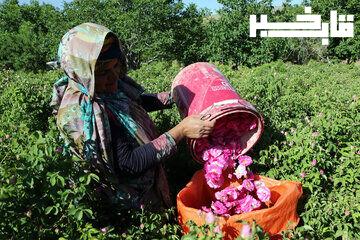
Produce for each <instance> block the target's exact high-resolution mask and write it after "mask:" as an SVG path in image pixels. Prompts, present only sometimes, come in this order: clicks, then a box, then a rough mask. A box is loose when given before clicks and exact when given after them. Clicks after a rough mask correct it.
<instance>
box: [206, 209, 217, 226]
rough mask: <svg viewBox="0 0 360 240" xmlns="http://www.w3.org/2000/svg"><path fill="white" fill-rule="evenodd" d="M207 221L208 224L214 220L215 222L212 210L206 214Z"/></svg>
mask: <svg viewBox="0 0 360 240" xmlns="http://www.w3.org/2000/svg"><path fill="white" fill-rule="evenodd" d="M205 222H206V223H207V224H212V223H213V222H215V216H214V214H213V213H212V212H207V213H206V215H205Z"/></svg>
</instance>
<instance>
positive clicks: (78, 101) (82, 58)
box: [51, 23, 157, 186]
mask: <svg viewBox="0 0 360 240" xmlns="http://www.w3.org/2000/svg"><path fill="white" fill-rule="evenodd" d="M109 36H112V37H111V38H109ZM102 49H108V50H106V51H103V53H104V54H101V55H100V53H101V50H102ZM99 55H100V59H98V58H99ZM113 57H117V58H118V59H119V61H120V63H121V64H120V65H119V67H120V68H121V69H120V72H121V76H120V78H121V79H119V80H118V91H117V92H115V93H113V94H101V95H100V94H97V93H96V92H95V74H94V73H95V66H96V63H97V61H103V60H105V61H106V59H110V58H113ZM58 61H59V62H60V66H61V68H62V69H63V70H64V72H65V74H66V75H65V76H64V77H62V78H61V79H59V80H58V81H57V82H56V83H55V84H54V90H53V98H52V101H51V105H52V106H53V108H54V113H55V114H56V117H57V126H58V128H59V130H60V134H61V136H62V137H63V138H64V139H65V143H66V145H67V146H69V147H70V149H71V150H72V151H73V152H74V153H75V154H76V155H77V156H78V157H80V158H81V159H84V160H87V161H89V162H90V163H91V166H93V167H94V169H95V171H96V172H97V174H99V175H100V177H103V178H105V179H106V180H108V182H109V183H110V185H111V186H120V185H119V183H118V180H117V177H116V173H115V172H114V163H113V154H112V149H111V132H110V124H109V120H108V115H107V113H106V110H110V111H111V112H112V115H113V116H115V118H116V120H117V121H118V122H119V123H120V124H122V125H123V126H124V127H125V128H126V129H127V130H128V132H129V133H130V134H131V135H132V136H133V137H134V138H135V139H136V141H137V142H138V143H139V144H140V145H141V144H144V143H148V142H150V141H151V140H152V139H154V138H156V137H157V136H156V135H157V132H156V130H155V126H154V124H153V122H152V121H151V120H150V118H149V116H148V115H147V113H146V112H145V110H144V109H143V108H142V107H140V105H138V103H137V101H138V100H139V96H140V94H141V93H142V92H143V91H144V90H143V88H142V87H141V86H140V85H138V84H136V83H135V82H134V81H133V80H132V79H131V78H129V77H127V76H126V61H125V56H124V54H123V51H122V47H121V44H120V42H119V40H118V38H117V37H116V35H115V34H114V33H112V32H111V31H110V30H109V29H107V28H106V27H104V26H101V25H97V24H94V23H84V24H81V25H78V26H76V27H74V28H73V29H71V30H69V31H68V32H67V33H66V34H65V35H64V36H63V38H62V40H61V42H60V45H59V51H58ZM130 106H131V108H130Z"/></svg>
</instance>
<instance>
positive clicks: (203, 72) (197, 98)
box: [171, 62, 264, 163]
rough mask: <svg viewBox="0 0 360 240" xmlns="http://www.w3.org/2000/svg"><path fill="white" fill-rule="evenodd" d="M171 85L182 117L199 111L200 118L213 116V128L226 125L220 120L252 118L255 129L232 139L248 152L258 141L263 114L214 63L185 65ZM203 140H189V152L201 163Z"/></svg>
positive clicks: (261, 130)
mask: <svg viewBox="0 0 360 240" xmlns="http://www.w3.org/2000/svg"><path fill="white" fill-rule="evenodd" d="M171 88H172V93H173V98H174V101H175V102H176V105H177V106H178V109H179V112H180V115H181V117H182V118H185V117H186V116H189V115H194V114H201V115H203V119H210V120H212V119H216V124H215V128H216V127H217V125H218V124H221V127H223V126H224V127H226V124H225V125H224V122H223V121H222V120H224V121H227V120H228V119H231V118H236V119H252V120H253V121H255V122H256V127H255V128H254V129H252V130H251V131H248V132H246V133H245V132H244V134H243V135H242V136H239V137H238V139H234V141H236V142H238V143H239V144H241V145H242V146H243V150H242V152H241V154H245V153H246V152H248V151H249V150H250V149H251V148H252V147H253V146H254V144H255V143H256V142H257V141H258V140H259V138H260V136H261V134H262V132H263V129H264V120H263V118H262V116H261V115H260V114H259V113H258V112H257V111H256V109H255V108H254V106H253V105H251V104H250V103H249V102H247V101H245V100H243V99H242V98H241V97H240V96H239V95H238V94H237V92H236V91H235V90H234V88H233V87H232V86H231V85H230V83H229V81H228V80H227V78H226V77H225V76H224V75H222V73H221V72H220V71H219V70H218V69H217V68H216V67H215V66H214V65H212V64H209V63H206V62H199V63H194V64H191V65H189V66H187V67H185V68H184V69H182V70H181V71H180V72H179V73H178V74H177V75H176V77H175V79H174V82H173V84H172V87H171ZM239 124H240V122H239ZM204 140H206V139H189V140H188V144H189V146H190V152H191V154H192V156H193V158H194V159H195V160H196V161H198V162H199V163H203V160H202V158H201V156H200V153H199V151H198V149H199V145H200V142H201V141H204Z"/></svg>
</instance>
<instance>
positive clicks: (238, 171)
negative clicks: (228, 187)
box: [234, 165, 247, 179]
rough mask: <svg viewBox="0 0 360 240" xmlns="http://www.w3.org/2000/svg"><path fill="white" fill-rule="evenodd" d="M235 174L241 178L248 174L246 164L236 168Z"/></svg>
mask: <svg viewBox="0 0 360 240" xmlns="http://www.w3.org/2000/svg"><path fill="white" fill-rule="evenodd" d="M234 174H235V176H236V178H237V179H240V178H242V177H244V176H246V174H247V171H246V167H245V166H244V165H239V166H238V167H237V168H236V170H235V173H234Z"/></svg>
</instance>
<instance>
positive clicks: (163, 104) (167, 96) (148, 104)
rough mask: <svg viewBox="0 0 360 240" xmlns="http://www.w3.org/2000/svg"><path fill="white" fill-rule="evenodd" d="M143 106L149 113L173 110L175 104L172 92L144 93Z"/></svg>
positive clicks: (142, 95)
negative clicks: (172, 106)
mask: <svg viewBox="0 0 360 240" xmlns="http://www.w3.org/2000/svg"><path fill="white" fill-rule="evenodd" d="M140 99H141V106H142V107H143V108H144V109H145V110H146V111H147V112H152V111H157V110H162V109H167V108H171V105H172V104H173V103H174V102H173V100H172V97H171V93H170V92H161V93H157V94H150V93H149V94H148V93H146V94H145V93H143V94H141V95H140Z"/></svg>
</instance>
